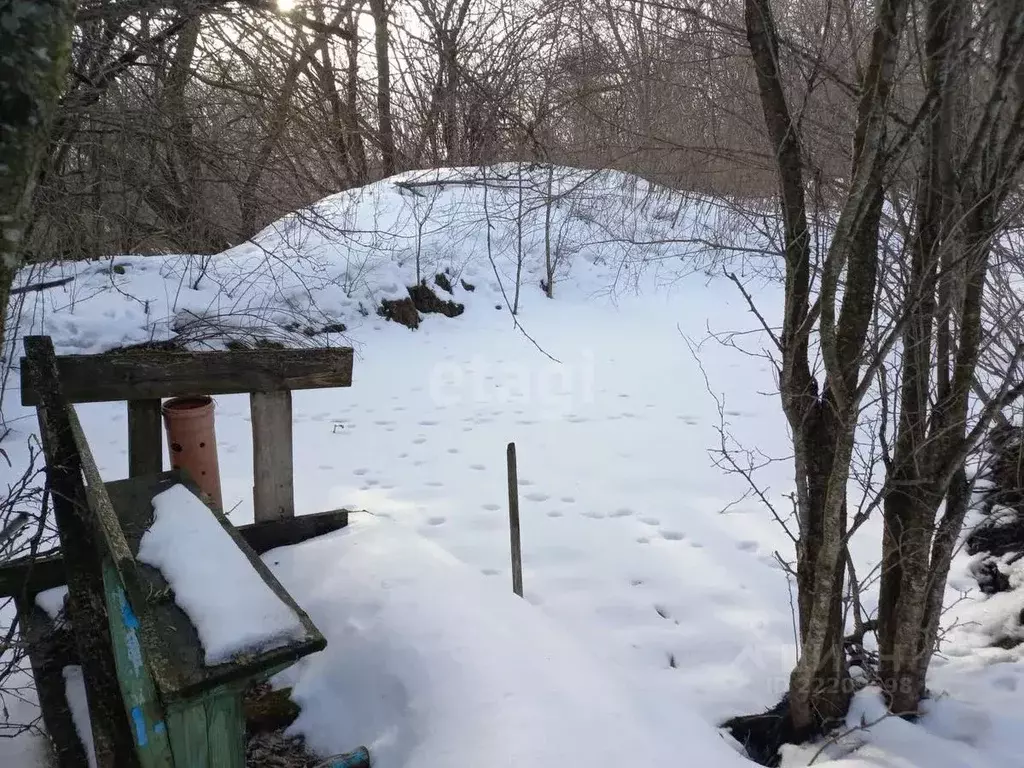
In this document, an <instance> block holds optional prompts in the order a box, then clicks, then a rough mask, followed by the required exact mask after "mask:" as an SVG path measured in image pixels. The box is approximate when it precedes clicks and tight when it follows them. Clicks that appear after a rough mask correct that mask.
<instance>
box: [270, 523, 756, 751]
mask: <svg viewBox="0 0 1024 768" xmlns="http://www.w3.org/2000/svg"><path fill="white" fill-rule="evenodd" d="M267 559H268V561H269V562H270V563H271V565H272V568H273V570H274V571H275V572H277V573H278V575H280V576H281V578H283V579H285V586H286V587H287V588H288V589H289V590H290V591H293V592H294V593H296V594H300V595H303V605H304V607H305V608H306V609H307V610H308V611H309V612H310V614H311V616H312V618H313V620H314V622H315V623H317V625H318V626H319V627H320V628H321V629H322V630H323V631H324V632H325V634H326V636H327V637H328V649H327V651H325V652H324V653H321V654H319V655H317V656H314V657H312V658H310V659H309V660H308V662H307V663H306V664H304V665H303V666H302V667H301V668H300V669H299V671H298V672H297V673H290V672H289V673H285V674H284V675H283V677H282V679H281V682H284V681H287V682H290V683H292V684H293V685H294V691H293V695H294V698H295V700H296V701H297V703H299V705H300V706H301V707H302V714H301V715H300V717H299V720H298V722H297V723H296V724H295V726H294V727H295V729H296V730H297V731H299V732H301V733H304V734H306V735H307V737H308V741H309V744H310V746H311V747H313V748H314V749H316V750H317V751H319V752H320V753H323V754H335V753H339V752H343V751H347V750H351V749H353V748H354V747H355V746H357V745H359V744H364V743H365V744H366V745H367V746H368V747H369V749H370V753H371V755H372V756H373V761H374V766H377V768H405V767H406V766H408V767H410V768H411V766H417V767H418V768H477V767H478V766H482V765H487V766H495V768H497V766H515V765H535V766H552V768H553V767H554V766H566V765H589V766H595V768H599V767H607V768H612V767H613V766H620V765H643V766H650V767H651V768H658V767H660V766H665V767H666V768H668V766H675V765H678V761H679V754H680V753H681V750H684V749H685V750H686V751H687V753H688V754H689V755H690V756H691V757H692V759H693V760H694V761H696V762H695V763H694V764H702V765H715V766H723V768H728V767H729V766H742V765H744V764H745V763H746V761H745V760H743V759H742V758H741V757H740V756H739V755H738V754H737V753H736V752H735V751H734V750H733V749H732V748H731V747H729V746H728V745H727V744H726V742H725V741H724V740H723V739H721V738H719V737H718V736H717V735H716V733H715V732H714V731H713V730H712V729H710V728H708V727H707V725H706V724H705V723H703V722H702V721H701V720H700V719H699V718H698V717H696V716H695V715H694V714H693V713H692V711H689V710H688V709H687V708H686V707H685V705H684V704H683V703H682V702H680V704H679V705H677V706H676V708H675V713H674V717H673V718H672V721H673V728H672V730H671V731H669V732H668V733H666V732H662V731H660V730H657V729H655V728H653V727H652V723H651V722H650V721H649V720H648V719H646V718H644V717H642V716H640V714H641V713H642V712H643V710H644V707H643V702H642V701H637V700H636V698H635V696H636V692H635V690H633V689H632V686H630V685H628V684H626V683H627V681H622V680H618V679H617V670H615V669H614V668H609V667H608V666H606V665H605V664H603V663H601V661H600V660H599V659H598V658H595V657H594V655H593V654H592V652H591V650H590V649H589V648H588V647H587V644H585V643H580V642H578V641H577V640H574V639H572V638H571V637H569V636H568V635H567V634H565V633H564V632H563V631H560V630H559V629H557V628H556V627H555V626H554V625H553V623H552V622H551V621H550V620H548V619H547V618H546V617H545V616H544V615H543V613H541V612H539V611H537V610H535V609H533V608H532V607H531V606H530V605H529V604H528V603H526V602H524V601H522V600H521V599H519V598H517V597H516V596H515V595H513V594H512V593H511V591H509V590H508V589H507V588H506V585H504V584H501V585H499V584H497V583H495V582H494V581H493V580H487V579H484V578H482V577H481V576H480V575H479V574H478V573H475V572H474V571H473V569H471V568H470V567H469V566H467V565H465V564H464V563H462V562H460V561H459V560H457V559H456V558H454V557H452V556H451V555H450V554H448V553H447V552H445V551H444V550H443V549H441V548H440V547H439V546H437V545H436V544H434V543H432V542H430V541H427V540H426V539H424V538H422V537H420V536H417V535H416V534H415V533H411V532H409V531H408V530H406V529H404V528H403V527H402V526H400V525H397V524H395V523H393V522H391V521H386V520H380V519H368V518H367V517H365V516H364V517H363V518H361V519H359V520H358V521H356V522H355V523H354V524H353V525H352V526H351V527H350V528H348V529H346V530H344V531H341V532H339V533H338V534H335V535H331V536H327V537H323V538H321V539H318V540H315V541H313V542H310V543H307V544H304V545H299V546H295V547H291V548H286V549H281V550H277V551H275V552H273V553H272V554H271V555H268V557H267Z"/></svg>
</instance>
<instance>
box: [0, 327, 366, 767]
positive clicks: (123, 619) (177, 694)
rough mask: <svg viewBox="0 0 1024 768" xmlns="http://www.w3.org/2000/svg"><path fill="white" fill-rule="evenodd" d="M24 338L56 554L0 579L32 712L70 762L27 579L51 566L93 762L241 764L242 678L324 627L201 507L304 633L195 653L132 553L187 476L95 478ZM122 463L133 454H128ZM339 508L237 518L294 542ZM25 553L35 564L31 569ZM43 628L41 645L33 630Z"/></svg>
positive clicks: (311, 640)
mask: <svg viewBox="0 0 1024 768" xmlns="http://www.w3.org/2000/svg"><path fill="white" fill-rule="evenodd" d="M25 348H26V352H27V355H26V363H25V369H26V374H25V375H27V377H28V380H30V381H31V382H32V383H33V386H34V387H35V388H36V391H37V392H38V401H39V402H38V405H37V414H38V417H39V425H40V433H41V436H42V442H43V450H44V454H45V455H46V471H47V480H48V486H49V488H50V491H51V494H52V497H53V503H54V511H55V516H56V518H57V523H58V532H59V534H60V541H61V553H62V556H61V557H60V558H45V559H43V560H40V561H38V562H37V561H36V560H35V559H32V560H31V561H26V562H24V563H19V564H17V565H14V566H13V567H12V566H10V565H8V566H5V567H4V568H3V569H0V576H2V577H5V578H3V579H0V581H10V578H11V577H12V576H14V575H15V574H17V575H20V576H23V577H24V579H23V581H21V584H20V588H18V591H17V592H15V594H16V595H17V596H16V600H17V603H18V609H19V615H20V617H21V619H22V621H23V624H24V630H25V631H26V633H27V635H26V640H27V641H28V642H29V656H30V660H31V662H32V668H33V675H34V677H35V679H36V684H37V688H39V691H40V700H41V702H43V703H44V704H45V705H46V706H45V710H46V711H44V722H45V723H46V725H47V728H48V730H49V731H50V733H51V735H52V736H53V737H54V739H55V740H58V741H61V742H63V743H60V744H58V745H57V752H58V759H59V760H60V763H61V766H62V767H63V766H68V768H70V766H75V768H78V766H80V765H81V764H82V763H81V757H82V750H81V748H80V746H81V745H77V747H76V745H75V744H73V743H72V741H71V740H72V737H73V738H74V739H77V736H75V734H74V726H73V724H71V723H70V715H69V713H68V709H67V705H66V703H62V701H61V700H62V698H63V696H64V682H63V679H62V676H61V673H60V670H61V668H62V666H63V664H65V663H66V662H65V661H64V660H62V657H61V656H59V655H58V651H57V650H55V648H53V647H51V646H54V645H55V643H56V638H57V637H59V633H55V632H53V631H52V629H50V628H49V627H50V626H52V625H49V624H48V622H47V621H46V620H45V617H43V616H42V612H41V611H39V609H38V608H36V606H35V605H34V596H35V594H36V592H38V590H39V589H42V588H48V587H46V586H44V585H43V584H42V583H40V582H41V581H44V580H47V579H52V578H54V577H56V576H57V574H58V571H62V572H63V574H62V575H63V577H64V579H63V583H66V584H67V585H68V588H69V597H68V609H67V610H68V615H69V619H70V622H71V627H72V630H71V632H70V633H69V634H70V637H72V638H73V640H74V644H75V645H76V646H77V652H78V653H77V656H78V659H79V661H80V664H81V666H82V670H83V674H84V678H85V686H86V695H87V699H88V702H89V707H90V712H91V715H92V718H91V719H92V728H93V741H94V746H95V755H96V762H97V765H99V766H102V768H122V767H124V768H135V767H136V766H139V768H173V766H175V765H188V766H195V767H196V768H200V767H201V768H215V767H216V768H220V767H221V766H223V768H244V743H243V736H244V730H245V723H244V717H243V714H242V705H241V702H242V693H243V691H244V689H245V688H246V687H247V686H248V685H249V684H250V683H251V682H252V681H253V680H254V679H262V678H263V677H265V676H267V675H270V674H273V673H274V672H276V671H279V670H281V669H284V668H286V667H287V666H289V665H290V664H291V663H293V662H294V661H296V660H297V659H298V658H301V657H302V656H305V655H307V654H309V653H313V652H316V651H318V650H322V649H323V648H324V647H325V646H326V641H325V639H324V638H323V636H322V635H321V634H320V632H319V631H318V630H317V628H316V627H315V626H314V625H313V623H312V621H311V620H310V619H309V617H308V616H307V615H306V614H305V612H303V611H302V609H301V608H300V607H299V606H298V605H297V604H296V603H295V601H294V600H293V599H292V598H291V596H290V595H288V593H287V592H286V591H285V590H284V588H283V587H282V586H281V585H280V584H279V583H278V582H277V579H276V578H275V577H274V576H273V574H272V573H271V572H270V571H269V569H268V568H267V567H266V566H265V565H264V563H263V562H262V561H261V560H260V559H259V557H258V555H257V553H255V552H253V550H252V549H250V548H249V546H248V544H247V543H246V539H245V538H244V537H243V536H242V535H241V534H240V533H239V531H237V530H236V529H235V528H234V526H232V525H231V523H230V522H229V521H228V520H227V518H225V517H224V515H223V514H222V513H220V512H219V511H217V510H214V509H211V514H213V515H214V517H215V518H216V519H217V521H218V522H219V523H220V524H221V526H223V528H224V530H225V531H226V532H227V533H228V534H229V535H230V536H231V537H232V538H233V539H234V541H235V543H236V544H237V545H238V547H239V548H240V549H241V551H242V552H243V553H244V554H245V555H246V556H247V557H248V559H249V561H250V563H251V564H252V566H253V568H254V569H255V570H256V571H257V573H259V574H260V576H261V578H262V579H263V580H264V582H266V583H267V584H268V586H270V588H271V589H272V590H273V591H274V592H275V593H276V594H277V596H278V598H279V599H281V600H282V601H283V602H284V603H285V604H287V605H288V606H289V607H290V608H291V609H292V610H293V611H294V612H295V614H296V615H297V616H298V617H299V620H300V622H301V623H302V626H303V634H302V637H301V638H299V639H297V640H295V641H294V642H291V643H289V644H287V645H285V646H281V647H275V648H272V649H270V650H267V651H264V652H261V653H256V654H245V655H242V656H241V657H239V658H237V659H234V660H232V661H230V662H227V663H225V664H220V665H214V666H206V665H205V663H203V660H202V648H201V645H200V643H199V641H198V637H197V636H196V630H195V628H194V627H193V626H192V624H191V621H190V620H189V619H188V617H187V616H186V615H185V614H184V612H183V611H182V610H181V609H180V608H179V607H178V606H177V605H176V604H175V603H174V601H173V600H172V599H171V597H170V594H171V592H170V588H169V586H168V585H167V583H166V582H165V581H164V580H163V577H162V575H161V574H160V572H159V571H158V570H156V569H152V568H148V567H147V566H144V565H142V564H141V563H139V562H138V560H137V559H136V556H135V552H136V551H137V550H138V547H139V544H140V541H141V538H142V536H143V534H144V533H145V530H146V529H147V528H148V527H149V525H150V523H151V521H152V514H153V510H152V504H151V501H152V498H153V497H154V496H155V495H156V494H157V493H159V492H160V491H161V490H163V489H165V488H168V487H170V486H172V485H174V484H177V483H184V484H185V485H186V486H187V487H189V488H190V490H191V491H192V492H193V493H195V494H196V495H197V496H198V490H197V489H196V488H195V486H194V485H193V484H192V483H191V482H190V481H189V480H188V478H187V477H186V476H184V475H183V474H182V473H181V472H178V471H175V472H168V473H160V472H147V473H145V474H139V475H138V476H136V477H134V478H130V479H128V480H122V481H116V482H112V483H104V481H103V480H102V478H101V477H100V474H99V471H98V469H97V467H96V463H95V461H94V459H93V457H92V453H91V450H90V448H89V445H88V442H87V440H86V438H85V434H84V432H83V431H82V427H81V424H80V423H79V421H78V416H77V413H76V412H75V408H74V406H73V405H72V404H70V403H69V402H67V401H66V399H65V398H64V397H63V393H62V391H61V381H60V377H59V372H58V366H57V363H56V361H57V357H56V356H55V355H54V352H53V346H52V343H51V342H50V340H49V339H48V338H46V337H30V338H29V339H26V342H25ZM156 403H157V404H158V403H159V401H158V400H157V401H156ZM129 413H130V425H129V433H130V434H132V435H140V436H141V438H140V439H146V437H147V433H148V437H149V438H152V437H153V431H154V429H153V427H154V423H153V422H154V419H153V408H152V403H148V404H147V405H145V406H140V407H139V408H137V409H136V414H135V415H136V418H135V420H134V422H133V421H131V413H132V411H131V408H130V410H129ZM288 425H289V427H290V425H291V421H290V419H289V421H288ZM156 426H159V422H158V421H157V422H156ZM157 436H159V431H157ZM134 469H135V470H136V471H139V470H140V469H142V466H141V465H140V464H138V463H136V464H135V465H134ZM289 469H290V465H289ZM339 514H340V515H341V516H342V518H343V520H344V521H345V522H347V515H345V513H327V515H326V516H324V515H321V516H313V518H314V519H313V520H310V521H308V522H307V521H306V520H305V519H304V518H300V519H299V521H296V520H281V521H273V522H270V523H258V524H255V525H253V526H250V527H249V528H250V530H251V533H252V536H253V538H254V539H255V540H257V541H262V544H264V545H267V544H273V545H276V543H274V542H276V541H278V540H281V539H285V540H287V539H289V538H291V539H293V541H291V542H288V543H294V541H301V540H303V539H304V538H307V537H308V535H303V534H308V533H309V532H310V531H315V532H324V530H334V529H336V528H337V527H340V526H338V525H337V523H338V520H339ZM297 522H299V523H301V524H298V525H297V524H296V523H297ZM343 524H344V522H343V523H342V525H343ZM37 565H38V566H39V570H38V571H33V569H34V567H35V566H37ZM58 566H59V567H58ZM33 574H34V576H35V578H33ZM9 586H10V585H9ZM52 586H56V585H52ZM48 636H49V637H50V642H49V645H47V643H45V642H43V641H44V640H45V638H46V637H48ZM65 655H66V654H65Z"/></svg>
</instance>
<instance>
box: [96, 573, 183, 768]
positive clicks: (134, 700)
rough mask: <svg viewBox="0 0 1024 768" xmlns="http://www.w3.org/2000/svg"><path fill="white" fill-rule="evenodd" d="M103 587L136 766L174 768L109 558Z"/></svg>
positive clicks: (134, 626)
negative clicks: (135, 754)
mask: <svg viewBox="0 0 1024 768" xmlns="http://www.w3.org/2000/svg"><path fill="white" fill-rule="evenodd" d="M103 587H104V590H105V597H106V602H107V616H108V617H109V620H110V624H109V626H110V637H111V640H112V642H113V648H114V661H115V663H116V664H117V681H118V684H119V685H120V687H121V696H122V698H123V699H124V704H125V715H126V716H127V718H128V720H129V722H130V723H131V728H132V737H133V739H134V741H135V750H136V753H137V755H138V760H139V764H140V765H141V766H142V768H174V756H173V755H172V753H171V744H170V741H169V739H168V736H167V723H166V721H165V719H164V712H163V707H162V706H161V704H160V701H159V699H158V698H157V693H156V686H155V685H154V684H153V678H152V676H151V675H150V670H149V664H148V659H147V658H146V653H145V651H144V650H143V647H142V643H141V642H140V640H139V629H140V625H139V620H138V617H136V615H135V611H133V610H132V607H131V605H129V603H128V595H127V594H126V593H125V590H124V587H123V586H122V584H121V578H120V574H119V573H118V571H117V569H116V568H114V565H113V563H112V562H111V560H110V558H105V559H104V562H103ZM185 765H187V763H185Z"/></svg>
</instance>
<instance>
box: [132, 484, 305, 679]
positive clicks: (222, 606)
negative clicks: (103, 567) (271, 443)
mask: <svg viewBox="0 0 1024 768" xmlns="http://www.w3.org/2000/svg"><path fill="white" fill-rule="evenodd" d="M153 510H154V518H153V524H152V525H151V526H150V527H149V529H148V530H147V531H146V533H145V534H144V535H143V537H142V542H141V544H140V546H139V554H138V559H139V560H140V561H142V562H144V563H146V564H148V565H151V566H153V567H155V568H159V569H160V571H161V573H162V574H163V576H164V578H165V579H166V580H167V582H168V584H169V585H170V586H171V589H173V591H174V600H175V602H176V603H177V604H178V606H180V607H181V609H182V610H184V611H185V613H186V614H188V617H189V619H190V620H191V622H192V624H193V625H194V626H195V628H196V631H197V632H198V634H199V639H200V641H201V643H202V645H203V651H204V661H205V663H206V664H207V665H214V664H222V663H224V662H226V661H229V660H230V659H231V658H232V657H233V656H234V655H236V654H238V653H241V652H243V651H248V652H261V651H267V650H271V649H273V648H278V647H281V646H283V645H287V644H288V643H290V642H292V641H294V640H298V639H301V638H303V637H304V636H305V629H304V628H303V626H302V623H301V622H300V620H299V617H298V615H296V613H295V612H294V611H293V610H292V609H291V608H290V607H289V606H288V605H286V604H285V603H284V602H283V601H282V600H281V599H280V598H279V597H278V596H277V595H276V594H275V593H274V591H273V590H272V589H271V588H270V587H269V586H268V585H267V583H266V582H265V581H264V580H263V578H262V576H261V575H260V574H259V573H257V572H256V571H255V570H254V569H253V566H252V564H251V563H250V562H249V559H248V558H247V557H246V555H245V553H244V552H242V551H241V550H240V549H239V548H238V545H237V544H236V543H235V542H234V540H233V539H232V538H231V536H230V535H229V534H228V532H227V531H225V530H224V528H223V527H222V526H221V525H220V523H219V522H218V521H217V519H216V518H215V517H214V516H213V515H212V514H211V513H210V510H209V509H208V508H207V507H206V506H205V505H204V504H203V503H202V501H200V500H199V499H198V498H197V497H196V496H195V495H194V494H192V493H191V492H190V491H189V490H188V489H187V488H186V487H185V486H183V485H180V484H178V485H174V486H172V487H170V488H169V489H167V490H166V491H164V492H162V493H160V494H158V495H157V496H155V497H154V498H153Z"/></svg>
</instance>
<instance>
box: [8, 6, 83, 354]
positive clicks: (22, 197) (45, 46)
mask: <svg viewBox="0 0 1024 768" xmlns="http://www.w3.org/2000/svg"><path fill="white" fill-rule="evenodd" d="M74 12H75V8H74V3H73V2H72V1H71V0H6V1H5V2H3V3H0V115H2V116H3V117H2V118H0V354H2V352H3V349H4V332H5V325H6V318H7V306H8V304H9V302H10V295H11V293H10V292H11V285H12V283H13V281H14V276H15V274H16V273H17V271H18V269H19V268H20V267H21V265H22V261H23V253H24V251H23V247H24V241H25V232H26V229H27V227H28V224H29V214H30V209H31V206H32V196H33V192H34V190H35V186H36V182H37V180H38V175H39V169H40V167H41V164H42V162H43V158H44V156H45V154H46V148H47V145H48V142H49V138H50V129H51V127H52V125H53V122H54V118H55V115H56V111H57V104H58V101H59V99H60V93H61V87H62V86H63V83H64V75H65V73H66V71H67V67H68V62H69V60H70V56H71V31H72V27H73V23H74Z"/></svg>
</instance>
